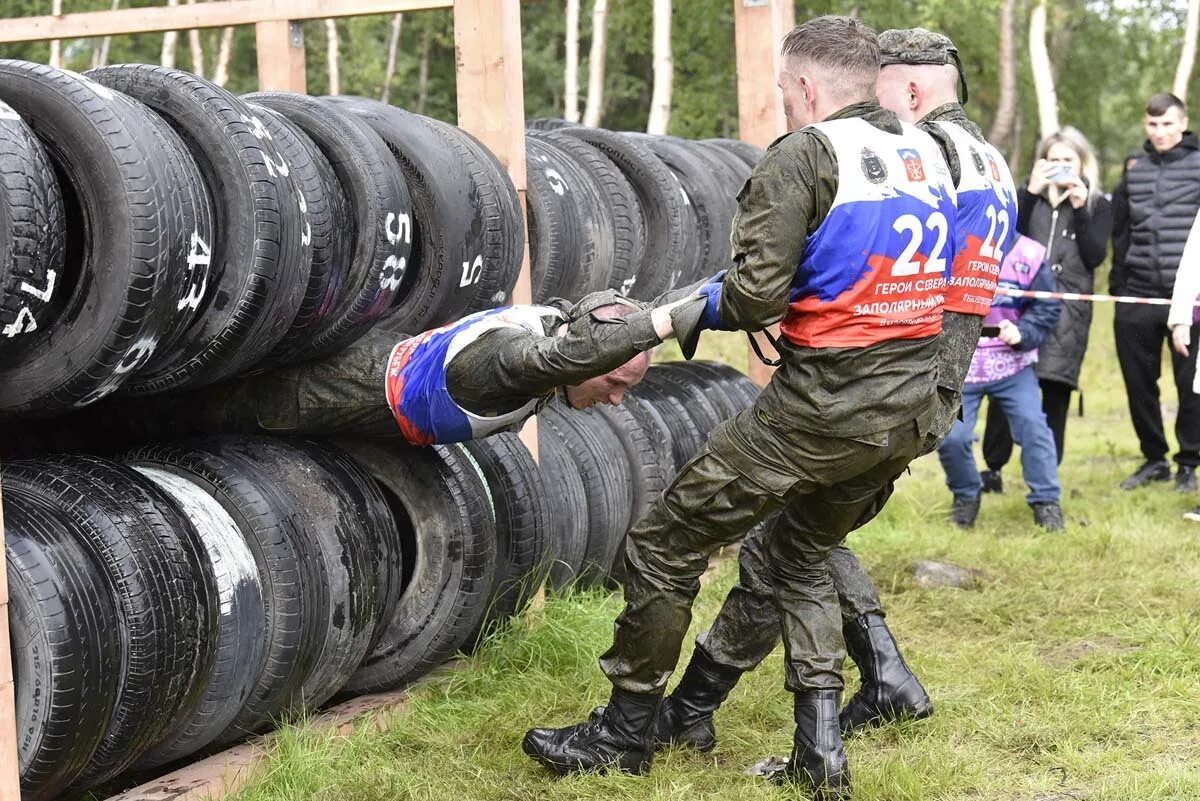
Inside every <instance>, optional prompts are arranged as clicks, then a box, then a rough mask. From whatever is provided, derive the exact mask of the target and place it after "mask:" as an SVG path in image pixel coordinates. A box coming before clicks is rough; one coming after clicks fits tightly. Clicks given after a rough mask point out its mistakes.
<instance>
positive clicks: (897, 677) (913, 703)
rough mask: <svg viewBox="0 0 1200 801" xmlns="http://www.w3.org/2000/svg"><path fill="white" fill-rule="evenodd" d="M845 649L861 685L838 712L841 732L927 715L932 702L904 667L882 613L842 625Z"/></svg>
mask: <svg viewBox="0 0 1200 801" xmlns="http://www.w3.org/2000/svg"><path fill="white" fill-rule="evenodd" d="M842 634H843V635H844V636H845V638H846V651H847V652H848V653H849V654H850V658H851V659H853V660H854V663H855V664H856V665H858V671H859V673H860V674H861V675H862V686H860V687H859V688H858V692H856V693H855V694H854V697H853V698H851V699H850V702H849V703H848V704H846V707H845V708H844V709H843V710H842V714H841V715H840V716H839V720H840V722H841V726H842V734H843V735H849V734H852V733H853V732H855V731H858V730H860V729H865V728H867V727H868V726H879V725H882V724H884V723H889V722H891V721H893V720H901V719H903V718H914V719H919V718H927V717H929V716H930V715H932V714H933V703H932V702H931V701H930V700H929V695H928V694H927V693H926V692H925V688H924V687H922V686H921V682H919V681H917V677H916V676H914V675H913V672H912V671H911V670H909V669H908V665H907V664H905V662H904V657H903V656H901V655H900V649H899V648H898V647H897V646H896V640H895V638H894V637H892V632H891V631H889V630H888V627H887V624H886V623H885V622H884V621H883V616H882V615H862V616H861V617H856V618H854V619H853V620H851V621H850V622H848V623H846V624H845V625H844V626H842Z"/></svg>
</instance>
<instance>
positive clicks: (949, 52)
mask: <svg viewBox="0 0 1200 801" xmlns="http://www.w3.org/2000/svg"><path fill="white" fill-rule="evenodd" d="M879 55H880V60H881V61H882V62H883V64H885V65H887V64H953V63H955V60H956V59H957V56H958V48H956V47H955V46H954V42H952V41H950V37H949V36H946V35H944V34H940V33H934V32H933V31H927V30H925V29H924V28H908V29H906V30H895V29H893V30H890V31H884V32H883V33H881V34H879Z"/></svg>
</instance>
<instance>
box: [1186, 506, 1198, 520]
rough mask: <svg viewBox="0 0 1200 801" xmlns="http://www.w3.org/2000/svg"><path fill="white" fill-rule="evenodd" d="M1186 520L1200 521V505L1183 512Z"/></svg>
mask: <svg viewBox="0 0 1200 801" xmlns="http://www.w3.org/2000/svg"><path fill="white" fill-rule="evenodd" d="M1183 519H1184V520H1191V521H1192V522H1193V523H1200V506H1197V507H1196V508H1195V509H1192V510H1191V511H1190V512H1184V513H1183Z"/></svg>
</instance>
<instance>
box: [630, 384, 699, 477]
mask: <svg viewBox="0 0 1200 801" xmlns="http://www.w3.org/2000/svg"><path fill="white" fill-rule="evenodd" d="M654 369H656V368H653V367H652V368H651V370H650V371H648V372H647V376H649V373H650V372H652V371H653V370H654ZM630 396H632V397H633V398H635V402H636V401H642V402H644V403H647V404H649V405H650V406H652V407H653V408H654V410H655V412H657V414H658V419H659V420H661V421H662V422H663V424H664V425H666V427H667V430H668V431H670V432H671V455H672V458H673V461H674V463H675V472H676V473H677V472H679V470H680V469H681V468H682V467H683V466H684V465H685V464H687V462H688V460H689V459H691V458H692V457H693V456H695V455H696V451H698V450H699V449H700V446H701V445H703V444H704V438H705V436H706V434H705V432H703V431H701V430H700V427H699V426H697V425H696V422H695V420H694V419H693V418H692V413H691V412H690V411H689V410H688V407H687V404H686V403H685V402H684V401H683V399H682V398H680V397H679V394H678V393H677V392H676V391H675V390H674V388H672V387H669V386H664V385H663V382H658V381H652V382H647V381H646V380H644V379H643V380H642V382H641V383H639V384H638V385H637V386H635V387H633V389H631V390H630V391H629V392H627V393H626V397H630Z"/></svg>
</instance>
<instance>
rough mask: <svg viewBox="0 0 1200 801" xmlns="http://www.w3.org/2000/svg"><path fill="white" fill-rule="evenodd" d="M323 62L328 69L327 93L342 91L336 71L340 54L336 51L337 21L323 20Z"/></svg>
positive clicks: (340, 80) (335, 93)
mask: <svg viewBox="0 0 1200 801" xmlns="http://www.w3.org/2000/svg"><path fill="white" fill-rule="evenodd" d="M325 45H326V48H325V62H326V65H327V67H328V70H329V94H331V95H340V94H341V93H342V79H341V75H339V74H338V71H339V69H340V67H341V54H340V53H339V52H338V30H337V22H335V21H334V20H332V19H327V20H325Z"/></svg>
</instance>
